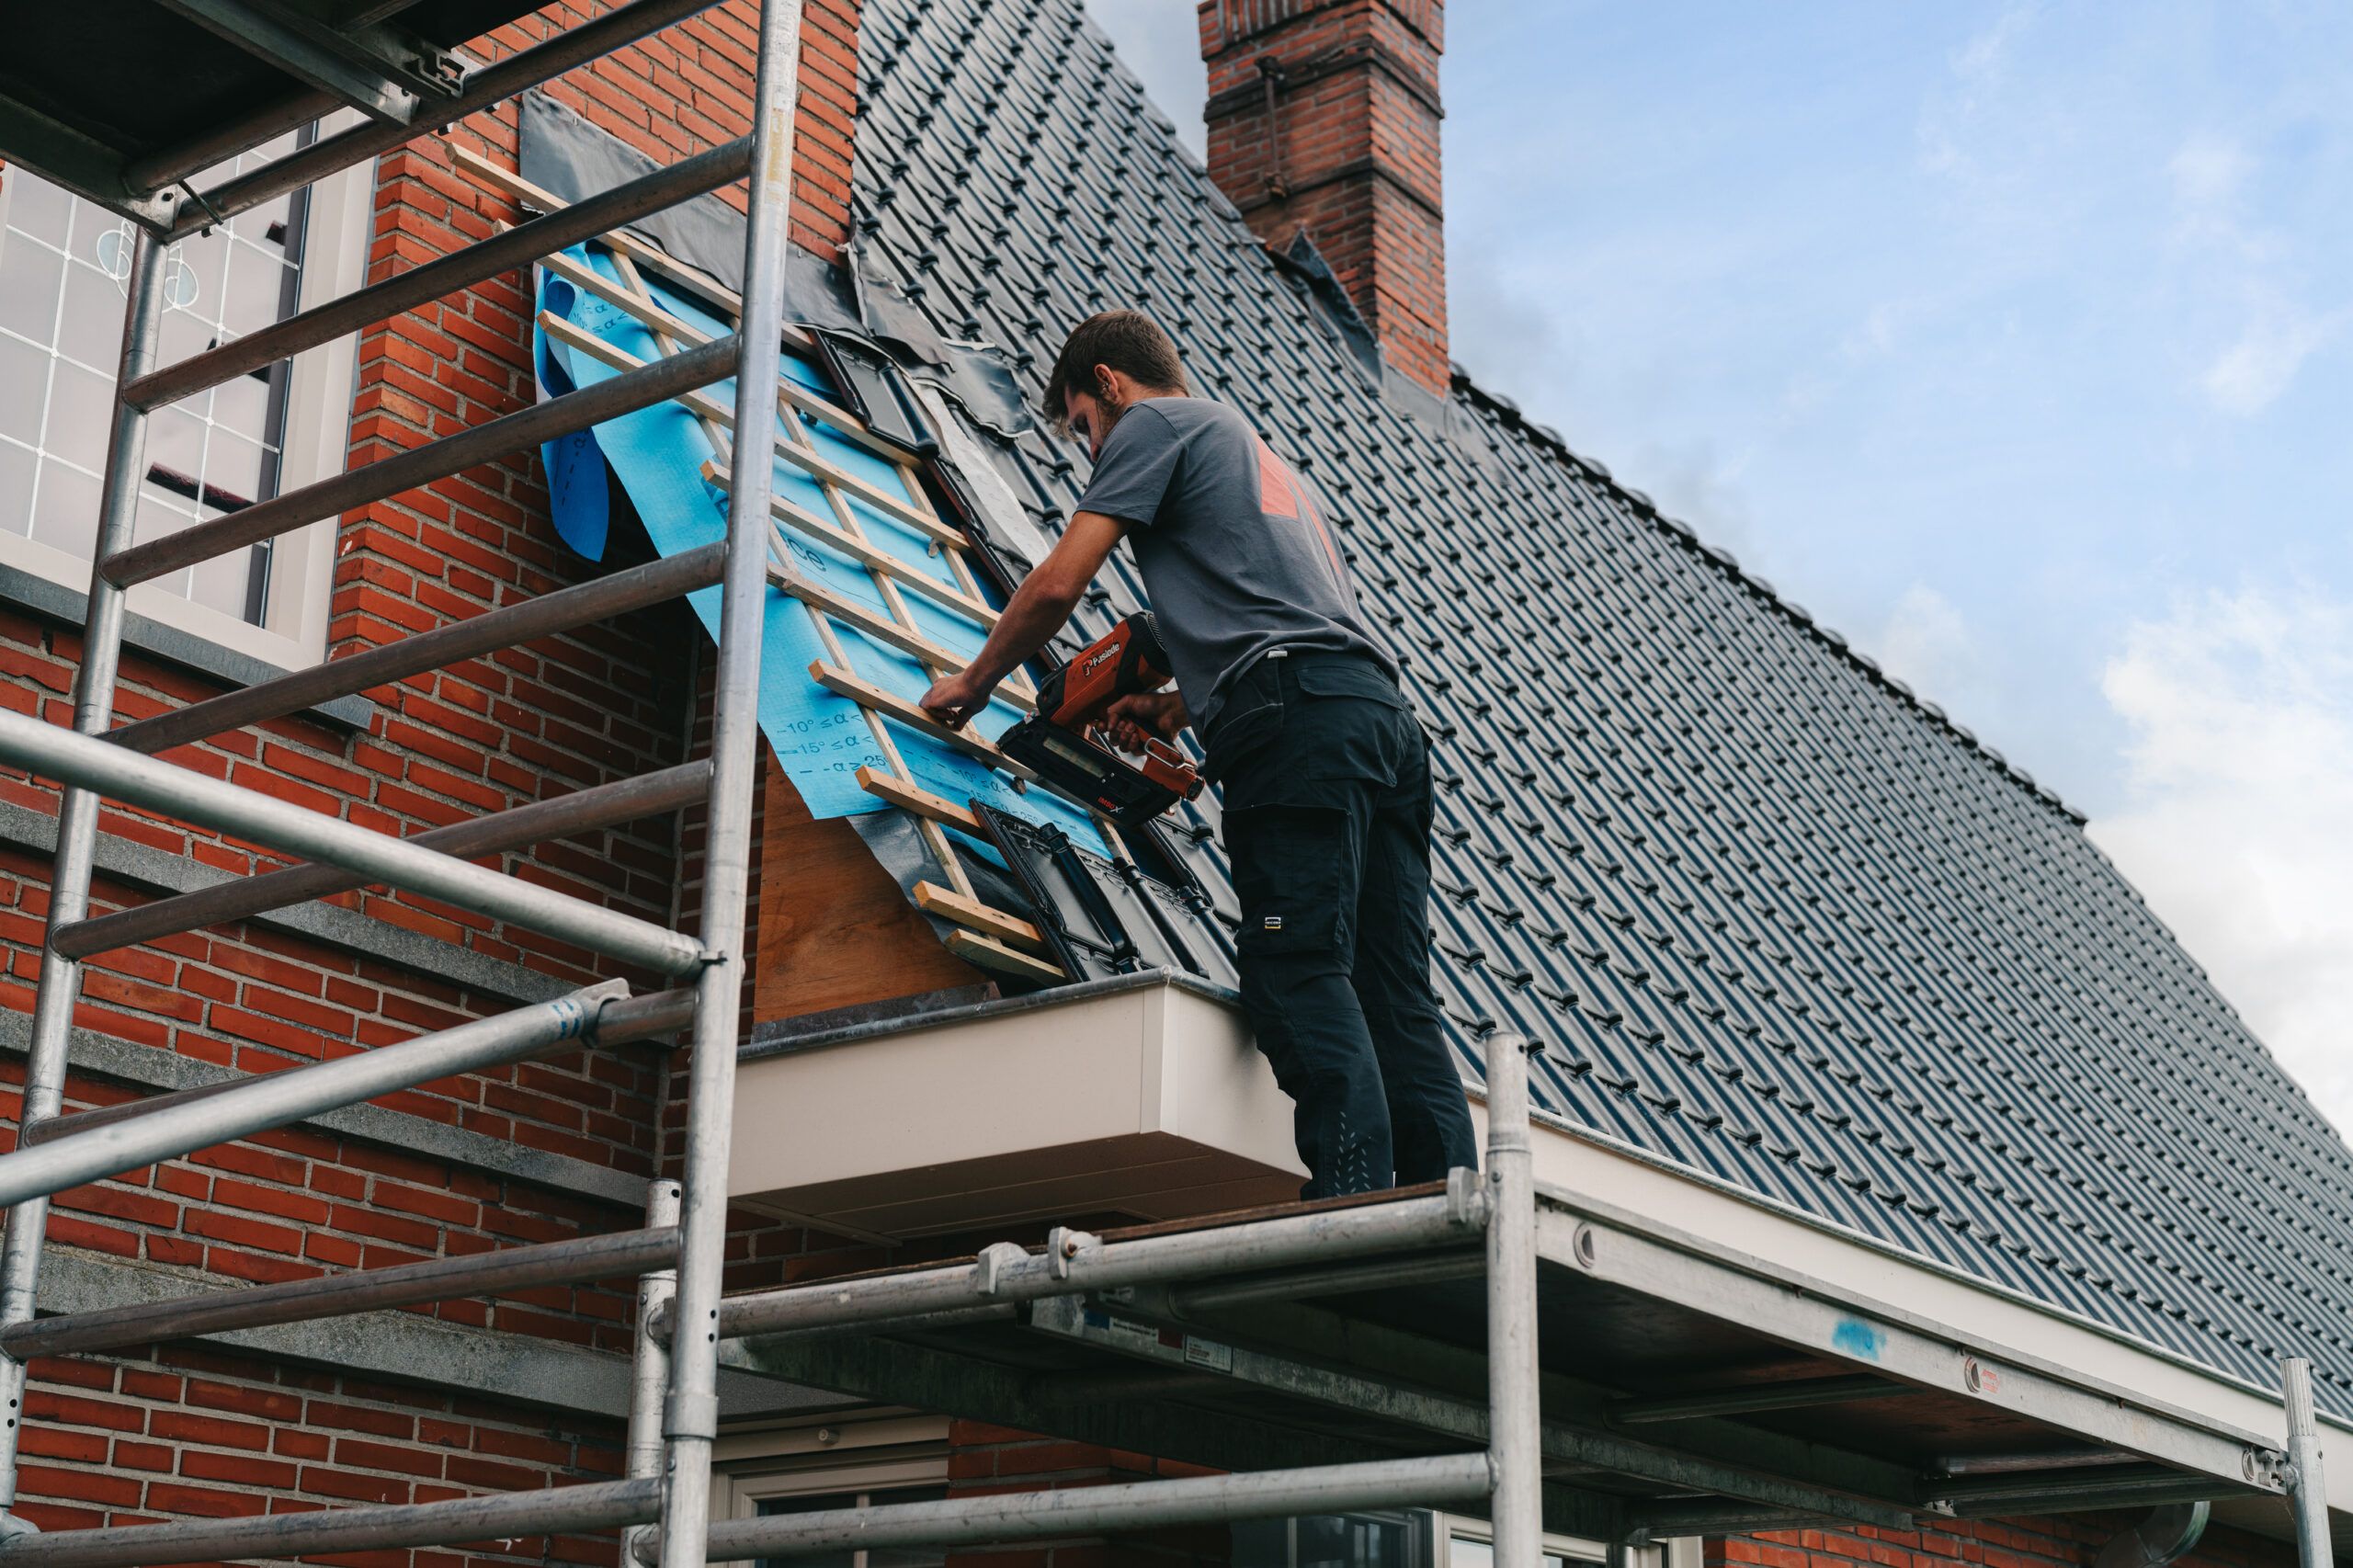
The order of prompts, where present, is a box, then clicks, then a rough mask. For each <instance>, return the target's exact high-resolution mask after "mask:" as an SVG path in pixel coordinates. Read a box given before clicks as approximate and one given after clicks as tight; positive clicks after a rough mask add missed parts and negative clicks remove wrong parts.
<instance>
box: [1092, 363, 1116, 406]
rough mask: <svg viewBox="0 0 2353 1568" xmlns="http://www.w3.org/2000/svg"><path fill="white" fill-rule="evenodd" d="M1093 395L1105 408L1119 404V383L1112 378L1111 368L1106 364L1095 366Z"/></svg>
mask: <svg viewBox="0 0 2353 1568" xmlns="http://www.w3.org/2000/svg"><path fill="white" fill-rule="evenodd" d="M1095 397H1096V401H1097V402H1098V403H1102V404H1103V405H1104V406H1105V407H1107V408H1117V407H1119V406H1120V387H1119V383H1118V382H1117V381H1114V380H1113V379H1112V369H1111V367H1110V366H1108V365H1097V366H1096V367H1095Z"/></svg>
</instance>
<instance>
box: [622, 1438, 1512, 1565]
mask: <svg viewBox="0 0 2353 1568" xmlns="http://www.w3.org/2000/svg"><path fill="white" fill-rule="evenodd" d="M1494 1489H1495V1471H1494V1467H1493V1466H1492V1464H1491V1463H1490V1462H1489V1460H1488V1459H1487V1456H1486V1455H1485V1454H1483V1453H1475V1454H1443V1455H1439V1456H1438V1457H1437V1458H1434V1459H1406V1460H1373V1461H1371V1462H1370V1463H1365V1464H1333V1465H1316V1466H1313V1467H1311V1468H1308V1469H1303V1470H1266V1471H1245V1472H1242V1473H1239V1474H1233V1475H1207V1476H1199V1477H1191V1478H1188V1479H1185V1480H1179V1481H1139V1482H1127V1483H1120V1484H1118V1485H1113V1486H1084V1487H1073V1488H1069V1489H1066V1490H1063V1491H1058V1492H1005V1493H999V1494H995V1495H994V1496H982V1497H950V1498H946V1499H943V1500H942V1501H939V1502H937V1503H886V1504H881V1505H877V1506H871V1507H865V1508H826V1509H823V1510H820V1511H818V1512H815V1513H807V1514H770V1515H767V1516H765V1517H759V1518H749V1519H724V1520H721V1521H720V1522H718V1523H716V1524H713V1525H712V1526H711V1527H710V1538H709V1539H710V1544H709V1546H708V1548H707V1549H706V1553H705V1555H707V1556H708V1557H709V1558H710V1561H712V1562H743V1561H745V1559H748V1558H756V1557H811V1556H815V1555H817V1554H819V1553H822V1552H835V1551H880V1550H882V1549H884V1548H891V1547H907V1546H976V1545H995V1544H999V1543H1006V1544H1010V1543H1011V1542H1014V1541H1022V1540H1055V1539H1057V1538H1060V1537H1063V1536H1086V1535H1097V1534H1102V1533H1105V1532H1108V1531H1115V1530H1116V1531H1127V1530H1142V1529H1166V1528H1175V1527H1177V1526H1181V1525H1206V1524H1222V1523H1224V1522H1226V1521H1227V1520H1231V1519H1277V1518H1282V1517H1286V1516H1289V1515H1292V1514H1345V1513H1348V1512H1351V1511H1353V1510H1356V1509H1358V1508H1439V1507H1447V1506H1454V1505H1461V1504H1469V1503H1477V1502H1479V1501H1481V1500H1482V1499H1483V1498H1485V1497H1486V1496H1487V1494H1489V1493H1490V1492H1492V1491H1493V1490H1494ZM651 1533H652V1532H649V1534H651ZM639 1550H640V1551H641V1553H642V1551H644V1550H645V1549H644V1547H643V1546H641V1547H640V1548H639Z"/></svg>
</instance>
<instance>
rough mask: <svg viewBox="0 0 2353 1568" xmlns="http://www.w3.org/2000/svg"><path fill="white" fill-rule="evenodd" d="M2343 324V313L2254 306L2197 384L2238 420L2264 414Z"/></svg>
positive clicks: (2221, 407)
mask: <svg viewBox="0 0 2353 1568" xmlns="http://www.w3.org/2000/svg"><path fill="white" fill-rule="evenodd" d="M2344 324H2345V316H2344V314H2343V312H2336V313H2333V314H2329V315H2311V314H2307V313H2306V312H2302V311H2299V310H2295V309H2292V308H2289V307H2284V306H2279V305H2276V304H2275V305H2269V306H2266V307H2263V308H2260V309H2258V310H2257V311H2256V315H2255V319H2254V320H2253V321H2251V322H2249V323H2248V324H2247V326H2246V329H2245V331H2244V332H2242V333H2241V334H2240V335H2239V337H2238V341H2236V342H2235V343H2233V344H2232V345H2231V346H2230V347H2227V348H2225V349H2223V350H2222V353H2221V354H2219V355H2217V356H2215V358H2214V359H2213V361H2212V362H2211V363H2210V364H2209V365H2208V366H2207V367H2206V373H2205V375H2204V376H2203V377H2201V378H2200V384H2201V385H2203V387H2204V388H2205V391H2206V397H2207V401H2209V402H2210V403H2212V404H2213V405H2214V406H2215V407H2216V408H2218V409H2220V410H2222V412H2223V413H2224V414H2231V415H2237V416H2238V417H2240V418H2242V419H2246V418H2252V417H2253V416H2254V415H2258V414H2260V413H2262V412H2263V411H2264V410H2265V409H2267V408H2268V407H2270V406H2271V405H2272V404H2273V403H2276V402H2278V401H2279V396H2280V394H2281V393H2282V392H2286V391H2287V390H2288V387H2289V385H2290V383H2291V382H2292V381H2295V379H2296V372H2297V371H2298V370H2300V369H2302V368H2303V363H2304V361H2305V360H2306V359H2308V358H2311V357H2312V355H2313V351H2314V350H2316V349H2318V348H2320V347H2323V346H2324V345H2325V344H2326V343H2327V342H2328V340H2329V339H2330V338H2332V337H2334V336H2336V334H2337V331H2338V329H2340V328H2341V327H2343V326H2344Z"/></svg>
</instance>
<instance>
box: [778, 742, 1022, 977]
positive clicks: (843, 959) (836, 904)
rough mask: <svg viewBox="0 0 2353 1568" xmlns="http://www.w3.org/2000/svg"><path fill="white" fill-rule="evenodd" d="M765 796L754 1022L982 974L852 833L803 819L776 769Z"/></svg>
mask: <svg viewBox="0 0 2353 1568" xmlns="http://www.w3.org/2000/svg"><path fill="white" fill-rule="evenodd" d="M763 799H764V801H765V802H766V805H767V817H766V821H765V822H764V823H763V824H762V826H763V832H762V834H761V837H760V907H759V943H758V949H757V961H758V965H759V969H758V973H757V976H756V979H755V981H754V983H753V990H752V1016H753V1017H755V1018H757V1019H759V1020H761V1021H762V1022H766V1021H768V1020H770V1019H775V1018H790V1017H799V1016H801V1014H803V1013H818V1012H823V1011H824V1010H825V1009H827V1008H829V1007H848V1006H858V1005H859V1004H862V1003H868V1002H887V1001H891V1000H892V999H894V998H896V997H901V996H917V995H922V994H925V993H926V992H932V991H944V990H947V989H949V988H950V987H954V986H959V985H972V984H975V983H980V982H983V981H985V980H986V979H987V978H988V976H987V975H985V974H983V973H982V972H981V971H979V970H978V969H975V968H974V967H973V966H972V965H971V964H969V963H966V962H964V961H963V960H961V959H959V958H958V957H957V956H956V955H955V954H954V953H952V952H950V951H949V949H947V948H946V947H944V946H942V945H941V943H940V939H939V937H938V933H937V932H935V931H934V930H933V928H932V925H931V922H930V921H928V920H926V919H925V918H924V916H923V915H922V913H921V912H920V911H918V910H917V909H916V908H915V905H914V904H911V903H908V902H907V895H906V894H905V893H904V892H902V891H901V890H900V887H899V884H898V881H897V879H895V878H893V877H892V875H891V873H890V872H888V871H886V870H884V869H882V866H881V862H880V861H878V860H876V859H875V858H874V852H873V851H872V850H870V849H869V848H868V847H867V846H866V840H864V839H863V838H860V837H859V836H858V829H857V828H856V827H854V826H852V825H851V824H849V823H848V822H847V821H845V820H842V819H839V818H835V819H832V820H829V821H824V822H819V821H815V820H813V819H812V818H811V817H810V815H809V808H808V807H807V806H805V805H803V804H802V803H801V794H800V791H799V790H795V789H794V788H793V787H792V780H791V779H790V778H787V777H786V776H785V773H784V770H783V769H782V768H779V767H774V766H773V765H771V766H770V767H768V769H767V778H766V779H765V781H764V790H763ZM1006 950H1007V951H1010V950H1011V949H1006ZM1055 972H1056V976H1057V977H1059V971H1055Z"/></svg>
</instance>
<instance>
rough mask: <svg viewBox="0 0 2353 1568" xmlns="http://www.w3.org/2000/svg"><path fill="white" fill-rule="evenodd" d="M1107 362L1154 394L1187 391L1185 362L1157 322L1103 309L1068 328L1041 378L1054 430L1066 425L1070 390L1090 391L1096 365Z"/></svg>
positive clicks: (1135, 315) (1128, 313)
mask: <svg viewBox="0 0 2353 1568" xmlns="http://www.w3.org/2000/svg"><path fill="white" fill-rule="evenodd" d="M1097 365H1108V366H1109V367H1110V368H1111V369H1114V370H1117V371H1119V372H1120V374H1121V375H1124V376H1129V377H1131V378H1133V379H1134V380H1135V381H1137V382H1138V383H1139V384H1140V385H1142V386H1146V387H1149V388H1151V389H1152V390H1153V391H1154V392H1184V393H1187V394H1189V393H1190V392H1191V391H1192V389H1191V388H1190V387H1188V385H1186V382H1185V362H1184V360H1182V359H1180V358H1177V356H1176V343H1175V342H1174V341H1173V340H1172V339H1171V338H1170V337H1169V335H1167V334H1166V333H1165V332H1163V331H1162V330H1161V329H1160V324H1159V323H1158V322H1156V321H1154V320H1153V319H1152V318H1151V317H1150V316H1148V315H1146V314H1144V313H1143V312H1142V311H1102V312H1097V314H1094V315H1091V316H1089V317H1087V318H1086V320H1085V321H1083V322H1081V323H1079V324H1078V325H1077V326H1075V327H1074V328H1072V329H1071V335H1070V336H1069V338H1068V339H1067V340H1066V341H1064V343H1063V351H1062V353H1061V355H1060V356H1059V357H1057V358H1055V360H1054V373H1053V374H1052V375H1051V376H1049V377H1047V378H1046V417H1047V418H1049V419H1051V420H1052V421H1053V424H1054V427H1055V428H1056V429H1058V430H1060V429H1066V428H1068V421H1069V418H1070V414H1069V410H1068V408H1067V406H1066V403H1067V397H1066V394H1068V393H1069V392H1074V391H1075V392H1094V391H1095V390H1096V388H1095V382H1094V376H1095V367H1096V366H1097Z"/></svg>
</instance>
